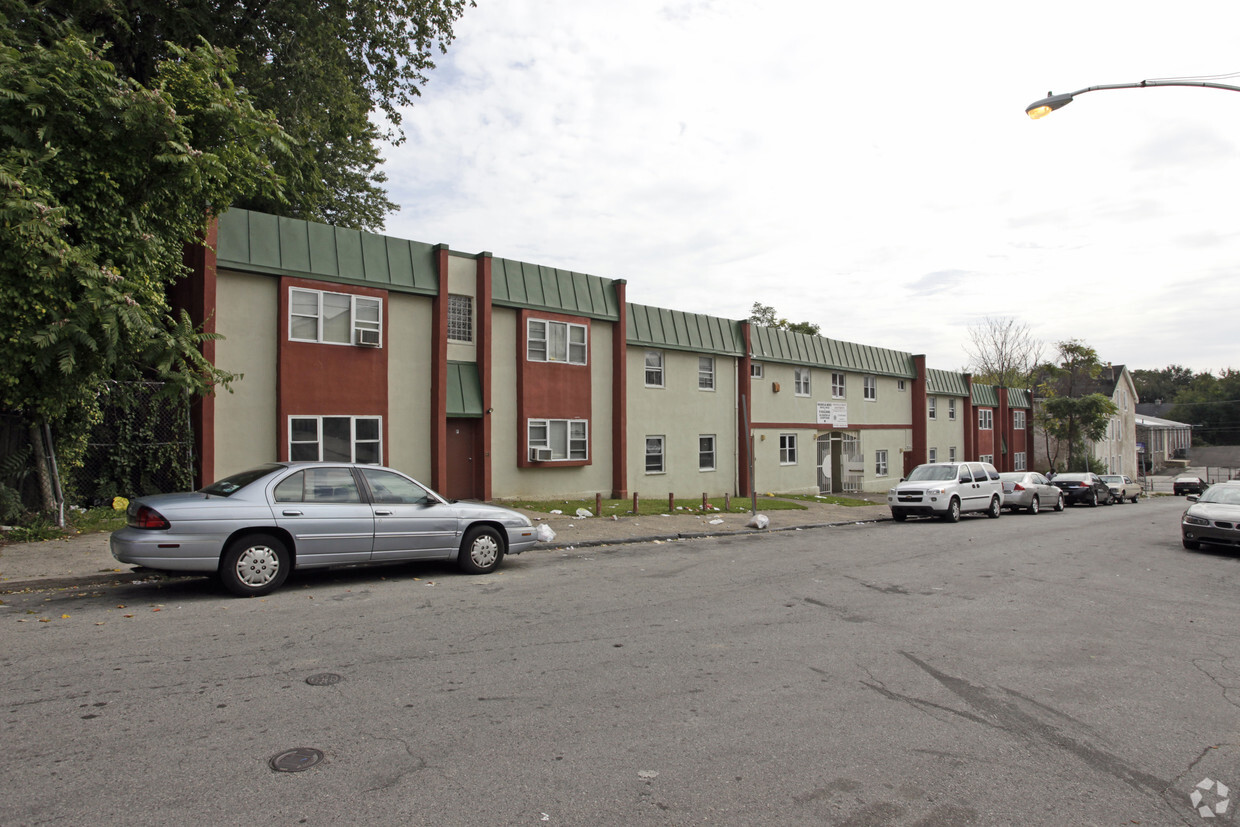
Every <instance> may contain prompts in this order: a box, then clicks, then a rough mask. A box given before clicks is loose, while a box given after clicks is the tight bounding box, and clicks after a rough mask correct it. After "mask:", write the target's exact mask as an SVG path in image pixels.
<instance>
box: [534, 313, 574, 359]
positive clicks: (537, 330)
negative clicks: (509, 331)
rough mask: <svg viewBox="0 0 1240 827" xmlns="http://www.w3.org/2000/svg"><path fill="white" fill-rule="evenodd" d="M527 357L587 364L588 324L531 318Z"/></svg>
mask: <svg viewBox="0 0 1240 827" xmlns="http://www.w3.org/2000/svg"><path fill="white" fill-rule="evenodd" d="M525 358H526V359H528V360H529V361H531V362H564V363H567V364H570V365H584V364H586V326H585V325H583V324H572V323H571V322H553V321H549V320H547V319H530V320H529V323H528V325H527V328H526V338H525Z"/></svg>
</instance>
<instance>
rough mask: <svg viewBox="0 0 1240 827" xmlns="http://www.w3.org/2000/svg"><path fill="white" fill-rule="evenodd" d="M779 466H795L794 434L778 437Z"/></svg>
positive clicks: (795, 443) (795, 446) (795, 439)
mask: <svg viewBox="0 0 1240 827" xmlns="http://www.w3.org/2000/svg"><path fill="white" fill-rule="evenodd" d="M779 464H780V465H796V464H797V435H796V434H780V435H779Z"/></svg>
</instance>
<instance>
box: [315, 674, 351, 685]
mask: <svg viewBox="0 0 1240 827" xmlns="http://www.w3.org/2000/svg"><path fill="white" fill-rule="evenodd" d="M342 680H344V676H343V675H337V674H336V673H335V672H320V673H319V674H317V675H311V676H310V677H308V678H306V683H308V684H310V685H311V686H331V685H332V684H334V683H340V682H341V681H342Z"/></svg>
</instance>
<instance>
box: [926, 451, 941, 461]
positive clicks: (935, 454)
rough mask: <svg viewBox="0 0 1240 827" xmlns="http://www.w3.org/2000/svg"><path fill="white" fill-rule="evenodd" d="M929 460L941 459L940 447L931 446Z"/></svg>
mask: <svg viewBox="0 0 1240 827" xmlns="http://www.w3.org/2000/svg"><path fill="white" fill-rule="evenodd" d="M928 461H929V462H938V461H939V449H938V448H931V449H930V458H929V460H928Z"/></svg>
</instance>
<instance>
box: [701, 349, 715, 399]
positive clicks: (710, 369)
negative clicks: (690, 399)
mask: <svg viewBox="0 0 1240 827" xmlns="http://www.w3.org/2000/svg"><path fill="white" fill-rule="evenodd" d="M714 389H715V357H713V356H699V357H698V390H700V391H713V390H714Z"/></svg>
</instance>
